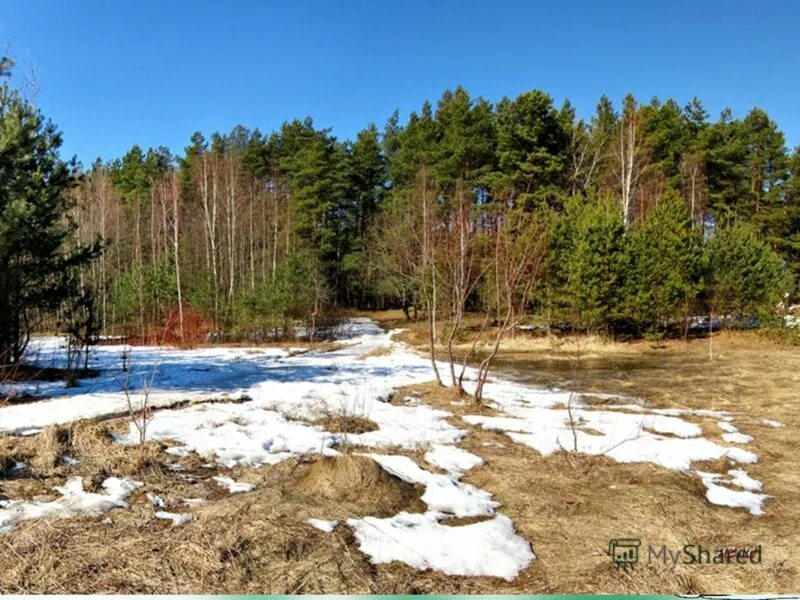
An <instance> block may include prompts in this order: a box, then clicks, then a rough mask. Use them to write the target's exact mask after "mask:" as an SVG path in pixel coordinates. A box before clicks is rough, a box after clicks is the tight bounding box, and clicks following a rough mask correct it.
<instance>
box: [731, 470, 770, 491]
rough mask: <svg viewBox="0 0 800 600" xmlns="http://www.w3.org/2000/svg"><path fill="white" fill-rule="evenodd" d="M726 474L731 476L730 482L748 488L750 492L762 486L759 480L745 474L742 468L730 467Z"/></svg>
mask: <svg viewBox="0 0 800 600" xmlns="http://www.w3.org/2000/svg"><path fill="white" fill-rule="evenodd" d="M728 475H730V476H731V477H732V479H731V480H730V483H732V484H733V485H736V486H739V487H740V488H742V489H745V490H749V491H751V492H757V491H759V490H761V488H762V487H764V486H763V484H762V483H761V482H760V481H758V480H757V479H753V478H752V477H750V475H748V474H747V471H744V470H743V469H731V470H730V471H728Z"/></svg>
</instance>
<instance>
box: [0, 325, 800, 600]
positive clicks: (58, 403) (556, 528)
mask: <svg viewBox="0 0 800 600" xmlns="http://www.w3.org/2000/svg"><path fill="white" fill-rule="evenodd" d="M399 316H400V315H399V311H398V312H396V313H385V314H377V315H375V317H376V318H382V320H384V321H385V322H386V323H391V322H392V321H393V320H397V319H398V317H399ZM340 337H341V338H342V339H340V340H339V342H337V343H336V344H335V345H333V344H331V345H329V346H328V347H327V348H323V349H321V350H315V349H313V348H308V347H305V348H300V347H294V348H293V347H285V348H278V347H275V346H272V347H228V348H214V347H210V348H196V349H193V350H180V349H174V350H171V349H169V348H148V347H137V346H115V345H100V346H95V347H93V348H92V351H91V359H90V361H89V365H90V366H91V367H92V368H93V369H96V370H97V371H99V374H98V375H97V377H93V378H87V379H83V380H81V382H80V384H79V385H78V386H77V387H73V388H64V384H63V383H56V384H49V385H50V387H49V388H47V389H46V393H47V395H48V396H50V397H52V399H51V400H40V401H36V402H19V403H14V402H13V401H11V403H10V404H9V403H7V404H6V405H5V406H3V407H0V424H2V426H3V428H4V430H5V432H6V433H17V434H24V435H20V436H14V437H3V438H0V440H1V441H2V443H3V446H2V461H3V463H2V464H3V468H4V475H3V481H2V490H1V491H2V494H3V497H4V498H5V500H4V502H3V507H2V508H0V532H2V536H3V538H4V539H3V542H4V545H5V547H6V548H8V549H9V550H10V552H9V553H7V554H5V555H4V556H5V557H6V558H4V559H3V560H4V562H6V564H4V565H3V568H2V569H0V572H1V573H2V576H0V588H2V589H3V590H5V591H13V592H49V593H68V592H75V591H78V590H80V591H82V592H84V593H102V592H106V593H108V592H113V593H120V592H125V593H203V592H208V591H216V592H222V591H230V592H233V591H236V592H242V591H258V592H262V593H263V592H265V591H266V592H270V593H397V592H398V591H404V592H405V591H408V590H416V591H419V592H425V593H487V592H492V593H515V592H519V591H520V590H542V591H548V592H558V591H560V590H564V589H570V590H577V591H583V592H593V591H597V590H603V591H615V592H618V593H646V592H653V591H661V592H663V591H671V592H675V593H707V592H708V591H709V590H714V589H720V588H724V589H726V590H731V591H734V592H736V591H738V592H747V591H750V590H754V589H758V590H771V589H786V588H791V587H792V586H794V585H796V582H797V577H798V573H797V571H796V569H795V568H794V566H793V565H791V564H789V563H787V561H786V556H788V555H790V554H791V552H792V551H793V548H794V546H795V544H797V542H798V541H800V540H797V539H795V538H796V535H797V533H796V531H797V530H796V528H795V527H791V526H789V525H788V524H790V523H797V522H798V520H800V513H798V509H797V507H796V506H795V505H794V503H793V502H792V501H791V498H792V497H793V496H794V489H796V486H797V483H798V482H797V473H799V472H800V469H798V466H800V465H798V464H797V457H798V452H797V444H798V442H797V440H796V436H795V435H794V434H793V430H794V428H795V427H796V426H797V424H798V422H799V421H800V416H798V414H797V411H796V410H795V409H791V408H789V409H787V408H786V406H787V401H788V400H790V399H791V398H789V397H790V396H791V395H792V394H793V390H794V389H796V372H797V368H798V367H800V358H798V356H797V353H796V352H792V351H791V350H790V349H787V348H785V347H781V346H779V345H776V344H774V343H772V342H769V341H766V340H758V339H757V338H756V337H755V336H754V334H738V335H737V334H722V335H721V336H720V337H719V339H717V340H716V344H717V352H718V355H717V358H716V359H714V360H713V361H711V362H709V360H708V357H707V341H706V340H692V341H689V342H677V341H676V342H670V343H668V344H667V345H666V347H662V348H657V347H654V346H655V345H653V344H647V343H643V344H640V345H638V347H635V348H632V347H627V348H626V347H622V346H624V345H621V344H620V345H616V346H615V345H614V344H607V345H605V346H603V345H600V344H598V346H597V348H595V349H594V355H590V353H589V352H586V353H585V359H584V360H585V361H587V362H586V363H585V365H584V366H583V367H582V368H581V372H580V380H579V382H570V381H569V380H570V379H571V378H572V376H573V373H574V371H564V370H561V372H562V374H564V373H565V374H566V377H565V379H564V381H563V383H564V384H566V385H567V387H560V386H554V385H551V386H550V387H548V386H544V385H534V384H529V383H522V382H520V381H519V380H518V378H513V377H504V376H503V375H501V374H497V375H496V376H495V377H493V378H492V379H491V380H490V381H489V382H488V383H487V390H486V395H487V398H490V399H491V400H490V401H489V402H488V404H487V405H486V406H484V407H478V406H475V405H474V403H473V402H472V401H471V400H470V399H469V398H468V397H459V396H458V394H456V393H455V392H454V391H453V390H452V389H447V388H440V387H438V386H436V385H433V384H432V383H431V381H430V377H431V375H430V364H429V362H428V361H427V360H426V359H425V358H424V356H422V355H421V354H419V353H416V352H414V351H413V348H412V346H409V345H407V344H406V342H403V341H401V340H402V339H404V338H405V339H408V340H409V341H410V342H412V343H413V339H414V330H413V328H412V329H411V330H406V331H402V330H389V331H388V332H383V331H381V330H380V329H379V328H378V327H377V326H376V324H375V322H374V321H371V320H368V319H363V318H360V319H353V320H351V321H348V322H347V324H346V325H345V326H343V328H342V331H341V332H340ZM521 341H522V342H523V343H522V344H520V347H522V348H523V351H522V353H520V352H519V348H513V347H514V344H513V342H510V345H511V346H512V350H510V351H509V354H508V358H509V359H510V360H512V359H513V361H516V363H517V364H518V365H522V364H524V361H525V360H526V358H525V356H524V354H525V350H524V347H525V345H526V343H527V344H529V345H538V346H539V348H537V350H536V351H535V352H534V356H535V357H537V358H541V356H542V354H543V353H542V344H545V343H546V344H549V345H550V348H551V351H550V353H551V355H550V357H549V358H550V359H551V360H556V361H557V360H562V361H563V360H567V361H569V360H572V359H570V358H569V356H570V350H569V345H570V344H571V343H574V342H571V341H569V340H561V341H550V342H547V341H543V340H540V341H538V342H536V341H534V342H533V343H531V342H530V341H528V342H526V341H525V340H521ZM754 345H755V346H757V347H758V348H759V350H760V352H759V353H758V356H760V357H761V358H760V359H759V358H755V359H754V358H753V355H752V350H753V346H754ZM423 347H424V343H423ZM515 350H516V351H515ZM64 351H65V348H64V342H63V340H57V339H53V338H43V339H42V340H41V341H39V346H38V358H37V361H38V364H41V365H42V366H57V365H58V364H59V361H62V360H63V354H64ZM528 352H530V350H528ZM126 353H127V357H126ZM601 354H602V356H600V355H601ZM631 355H633V356H634V357H635V358H636V360H637V361H639V367H638V368H626V366H625V361H626V360H627V359H630V358H631ZM123 359H124V360H125V361H126V362H127V365H128V366H127V367H126V368H128V369H129V375H130V377H129V378H128V379H127V380H126V381H127V387H126V388H125V389H123V387H121V383H122V382H123V381H124V380H123V377H124V372H123V366H122V365H123V363H122V360H123ZM592 360H595V361H596V360H601V361H602V362H603V366H602V368H601V367H600V366H599V365H598V364H595V365H594V366H592ZM615 363H618V364H616V366H615ZM644 365H647V366H644ZM556 372H557V370H556V371H551V374H552V373H556ZM472 377H474V372H471V373H470V375H469V376H468V379H470V378H472ZM570 383H572V384H573V385H574V384H575V383H579V385H580V388H578V389H573V388H572V387H571V386H570ZM45 385H48V384H45ZM468 385H469V384H468ZM23 388H24V386H23ZM687 390H691V393H688V392H687ZM39 392H40V393H41V392H45V390H42V389H40V390H39ZM128 397H129V398H130V399H131V401H132V402H133V403H134V405H135V406H136V404H135V403H140V402H143V401H144V400H145V397H146V398H147V402H148V403H149V406H150V407H152V413H151V414H150V415H149V417H148V418H147V420H146V422H145V423H144V424H145V426H146V441H144V443H141V442H140V437H139V430H138V426H141V425H142V421H138V422H137V420H136V419H137V417H136V414H135V413H131V414H126V410H127V409H126V405H127V401H128V400H127V399H128ZM570 413H571V414H572V417H570ZM570 418H572V420H573V423H574V425H571V424H570ZM573 444H575V445H573ZM534 490H535V491H534ZM87 515H88V516H87ZM792 532H794V533H792ZM634 535H635V536H636V537H639V538H641V539H642V540H646V541H649V542H652V543H653V544H656V543H657V545H661V544H667V545H669V546H675V545H678V546H682V545H683V544H684V543H686V542H685V540H702V542H703V543H704V544H707V545H709V546H714V545H720V546H724V547H727V546H732V545H733V546H737V547H744V546H748V547H749V546H755V545H757V544H759V545H761V546H762V548H763V549H764V550H763V552H764V554H763V564H760V565H746V566H738V565H737V566H731V567H730V568H729V569H713V568H708V569H702V568H698V567H695V568H692V567H690V566H684V565H680V566H678V567H677V568H675V569H673V567H672V566H671V565H665V564H649V565H647V566H646V567H645V565H642V567H645V568H640V569H637V570H635V571H633V572H630V573H626V572H624V571H619V570H618V569H617V568H615V566H614V565H613V564H612V562H611V561H610V560H609V558H608V557H607V556H606V547H607V544H608V540H609V539H612V538H615V537H623V536H627V537H631V536H634ZM793 536H794V537H793ZM109 538H111V539H114V540H115V543H114V544H113V545H110V544H108V543H107V540H108V539H109ZM68 574H69V576H67V575H68Z"/></svg>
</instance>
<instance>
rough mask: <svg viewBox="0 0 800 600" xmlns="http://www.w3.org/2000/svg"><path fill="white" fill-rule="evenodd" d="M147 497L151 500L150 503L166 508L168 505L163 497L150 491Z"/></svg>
mask: <svg viewBox="0 0 800 600" xmlns="http://www.w3.org/2000/svg"><path fill="white" fill-rule="evenodd" d="M147 499H148V500H149V501H150V504H152V505H153V506H155V507H156V508H164V507H165V506H166V504H165V503H164V501H163V500H162V499H161V498H159V497H158V496H156V495H155V494H151V493H150V492H147Z"/></svg>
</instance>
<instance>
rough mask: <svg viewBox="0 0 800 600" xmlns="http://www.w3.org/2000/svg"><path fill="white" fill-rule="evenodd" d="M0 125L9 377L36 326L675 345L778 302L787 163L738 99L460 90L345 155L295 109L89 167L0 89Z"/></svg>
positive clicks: (183, 333) (787, 222)
mask: <svg viewBox="0 0 800 600" xmlns="http://www.w3.org/2000/svg"><path fill="white" fill-rule="evenodd" d="M0 111H2V112H1V114H0V122H1V123H2V126H1V127H2V140H3V148H2V152H1V153H0V211H1V212H0V215H1V216H0V229H2V232H3V235H2V239H0V280H2V285H0V290H1V291H0V296H1V297H0V303H2V308H3V315H4V318H3V323H2V327H1V328H0V329H2V331H0V342H1V344H0V345H2V347H3V357H4V360H5V361H6V362H13V361H14V360H17V359H18V358H19V356H20V355H21V352H22V350H23V349H24V347H25V344H26V341H27V339H28V338H29V336H30V334H31V332H32V331H35V330H49V331H52V330H56V329H59V330H62V331H68V332H72V333H74V334H75V336H77V337H78V338H82V339H89V338H92V337H96V336H98V335H105V336H125V337H127V338H129V339H140V340H142V341H150V342H187V343H188V342H192V341H194V342H197V341H200V340H212V341H213V340H245V339H247V340H251V341H260V340H265V339H277V338H291V337H292V336H294V335H296V334H297V333H298V331H301V332H305V334H306V335H310V336H311V337H312V339H313V337H314V336H315V335H316V332H318V331H319V330H320V329H321V328H322V329H324V327H325V326H326V325H327V324H329V323H331V322H332V321H333V320H334V319H335V318H336V317H337V315H339V314H341V313H342V311H344V310H346V309H351V308H355V309H383V308H389V307H395V308H398V307H399V308H402V309H403V311H404V312H405V314H406V315H407V317H408V318H409V319H422V318H425V319H427V320H428V322H429V324H430V326H431V332H432V333H431V345H432V346H433V344H434V343H435V342H441V343H444V344H447V343H449V342H451V341H452V340H453V339H454V337H457V336H458V335H459V332H460V330H461V328H462V326H463V322H464V316H465V315H466V314H467V313H479V314H481V315H485V325H484V326H486V325H488V326H489V327H490V328H495V329H497V330H498V331H499V335H500V336H501V337H502V335H503V334H504V333H506V332H507V331H509V330H510V329H511V328H513V327H515V326H517V325H518V324H520V323H522V322H523V321H526V320H527V319H529V320H532V321H533V322H537V323H542V324H545V325H555V326H558V327H560V328H565V327H566V328H570V329H573V330H591V331H599V332H602V333H604V334H607V335H612V336H614V335H620V334H625V335H633V336H642V335H654V336H663V335H674V334H676V333H677V334H680V333H681V332H682V331H684V332H685V329H686V327H687V326H688V320H687V319H688V318H689V317H690V316H693V315H701V314H702V315H709V314H710V315H720V316H725V317H728V318H729V319H728V320H727V321H726V323H728V324H733V325H736V324H742V323H745V322H748V323H752V322H757V323H759V324H762V325H766V324H770V323H774V322H776V318H780V316H781V314H780V313H781V311H782V310H785V309H786V308H787V307H788V305H789V302H790V300H791V295H792V294H793V293H794V291H795V289H796V288H795V286H796V280H797V274H798V271H799V270H800V149H794V150H793V151H789V150H788V149H787V147H786V143H785V140H784V135H783V133H782V132H781V130H780V129H779V127H778V125H777V124H776V123H775V122H774V121H773V120H771V119H770V117H769V115H767V114H766V113H765V112H764V111H763V110H761V109H758V108H754V109H752V110H751V111H750V112H749V113H748V114H746V115H745V116H744V117H743V118H737V117H735V116H734V115H733V114H731V111H729V110H724V111H722V113H721V114H720V115H719V117H718V118H716V119H711V118H710V117H709V114H708V113H707V111H706V110H705V109H704V108H703V105H702V103H701V102H700V100H698V99H696V98H693V99H691V100H690V101H689V102H688V103H687V104H685V105H684V106H681V104H680V103H679V102H677V101H675V100H671V99H670V100H666V101H661V100H658V99H656V98H654V99H652V100H650V101H649V102H647V103H642V102H640V101H639V100H637V99H635V98H634V97H632V96H627V97H626V98H624V99H623V100H622V103H621V104H620V105H619V106H615V105H614V103H612V101H611V100H609V99H608V98H606V97H602V98H600V100H599V102H598V104H597V108H596V112H595V114H594V115H592V116H591V117H589V118H581V117H579V116H578V115H577V114H576V111H575V110H574V109H573V107H572V106H571V105H570V103H569V101H565V102H564V103H563V104H562V105H561V106H560V107H557V106H556V105H555V104H554V101H553V99H552V98H551V96H549V95H548V94H547V93H545V92H543V91H539V90H533V91H530V92H526V93H523V94H520V95H519V96H518V97H516V98H513V99H512V98H503V99H502V100H500V101H499V102H497V103H492V102H490V101H488V100H486V99H484V98H480V97H477V98H476V97H472V96H470V95H469V93H468V92H467V91H466V90H465V89H463V88H461V87H457V88H456V89H454V90H446V91H445V92H444V93H443V94H442V95H441V97H440V98H439V99H438V100H437V101H436V102H435V104H434V103H432V102H428V101H426V102H424V103H423V104H422V106H421V108H420V109H419V111H416V112H412V113H411V114H410V116H409V117H408V118H407V119H406V120H404V121H403V120H401V118H400V116H399V114H398V113H397V112H395V113H394V114H393V115H391V116H390V117H389V119H388V120H387V122H386V124H385V125H384V127H383V128H382V129H379V128H378V127H377V126H376V125H375V124H369V125H367V126H366V127H365V128H364V129H363V130H362V131H360V132H359V133H358V135H357V136H356V138H355V139H354V140H345V141H342V140H339V139H337V138H336V137H334V136H333V135H332V133H331V131H330V130H328V129H325V128H320V127H318V126H316V125H315V123H314V121H313V120H312V119H311V118H310V117H309V118H306V119H303V120H292V121H286V122H285V123H284V124H283V125H282V126H281V127H280V129H279V130H277V131H273V132H270V133H263V132H261V131H260V130H259V129H257V128H256V129H248V128H246V127H243V126H237V127H235V128H234V129H233V130H232V131H230V132H229V133H218V132H214V133H211V134H210V135H205V134H203V133H201V132H196V133H194V134H193V135H192V136H191V139H190V140H189V141H188V145H187V146H186V148H185V150H184V152H183V153H182V154H181V155H173V154H172V153H171V152H170V151H169V150H168V149H167V148H164V147H159V148H149V149H147V150H144V149H142V148H141V147H140V146H138V145H133V146H132V147H131V148H130V150H129V151H128V152H126V153H125V155H124V156H122V157H119V158H116V159H113V160H108V161H101V160H99V159H98V160H97V161H96V162H95V163H94V164H92V165H90V166H88V167H84V166H81V165H80V164H78V163H76V162H75V161H74V160H73V161H68V160H64V159H63V158H62V157H60V155H59V146H60V143H61V139H60V134H59V133H58V130H57V128H56V126H55V125H54V124H52V123H50V122H49V121H47V120H46V119H45V117H44V116H43V115H41V114H40V113H39V111H38V110H37V109H36V108H35V107H34V106H33V105H31V104H30V103H29V102H28V101H27V100H26V99H24V98H23V97H21V96H20V94H19V93H18V92H16V91H14V90H12V89H10V88H9V86H8V84H5V85H4V86H3V89H2V96H0ZM754 319H757V321H754ZM299 327H301V329H298V328H299ZM437 336H438V337H439V338H440V339H438V340H434V339H433V338H434V337H437ZM451 363H452V360H451Z"/></svg>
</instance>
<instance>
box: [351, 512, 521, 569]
mask: <svg viewBox="0 0 800 600" xmlns="http://www.w3.org/2000/svg"><path fill="white" fill-rule="evenodd" d="M347 523H348V525H350V526H351V527H352V528H353V530H354V531H355V535H356V539H357V540H358V543H359V547H360V549H361V551H362V552H364V553H365V554H368V555H369V556H370V559H371V562H372V563H373V564H383V563H389V562H392V561H395V560H397V561H401V562H404V563H406V564H407V565H410V566H411V567H413V568H415V569H435V570H437V571H442V572H443V573H446V574H448V575H469V576H488V577H502V578H503V579H505V580H506V581H512V580H513V579H514V578H515V577H516V576H517V575H518V574H519V572H520V571H521V570H522V569H524V568H525V567H527V566H528V565H529V564H530V563H531V562H532V561H533V559H534V558H535V556H534V554H533V552H532V551H531V548H530V544H528V542H526V541H525V540H524V539H523V538H521V537H520V536H518V535H517V534H516V532H515V531H514V525H513V523H512V522H511V519H509V518H508V517H507V516H505V515H497V516H496V517H494V518H493V519H490V520H488V521H482V522H479V523H473V524H470V525H461V526H453V527H451V526H448V525H442V524H441V523H439V522H438V521H437V519H436V516H435V515H431V514H430V513H426V514H422V515H421V514H411V513H406V512H401V513H399V514H397V515H395V516H393V517H391V518H388V519H378V518H375V517H365V518H363V519H349V520H348V521H347Z"/></svg>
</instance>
